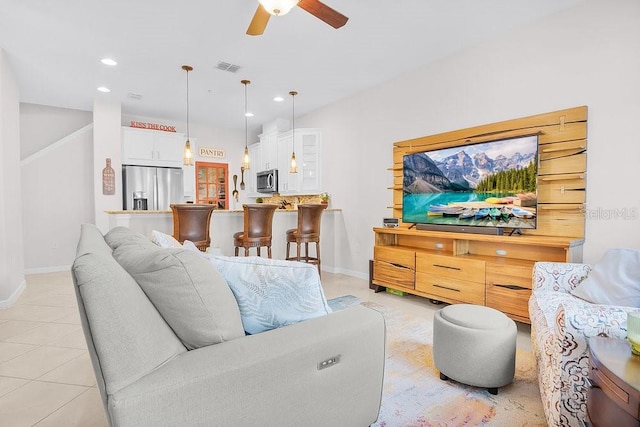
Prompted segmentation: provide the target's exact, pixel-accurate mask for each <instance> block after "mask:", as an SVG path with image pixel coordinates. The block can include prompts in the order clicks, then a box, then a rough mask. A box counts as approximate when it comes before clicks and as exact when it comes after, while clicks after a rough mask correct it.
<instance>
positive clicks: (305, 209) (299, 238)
mask: <svg viewBox="0 0 640 427" xmlns="http://www.w3.org/2000/svg"><path fill="white" fill-rule="evenodd" d="M326 208H327V205H311V204H309V205H298V228H293V229H291V230H287V256H286V259H288V260H295V261H302V262H308V263H310V264H316V265H317V266H318V274H320V222H321V220H322V211H323V210H325V209H326ZM291 243H295V244H296V256H295V257H292V256H290V255H289V249H290V245H291ZM303 243H304V256H302V254H301V250H300V246H301V245H302V244H303ZM309 243H315V245H316V256H315V257H312V256H310V255H309Z"/></svg>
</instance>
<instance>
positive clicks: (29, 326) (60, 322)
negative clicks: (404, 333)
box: [0, 272, 531, 427]
mask: <svg viewBox="0 0 640 427" xmlns="http://www.w3.org/2000/svg"><path fill="white" fill-rule="evenodd" d="M322 283H323V287H324V289H325V294H326V296H327V298H329V299H330V298H335V297H338V296H342V295H354V296H356V297H358V298H360V299H362V300H365V301H373V302H376V303H378V304H381V305H384V306H386V307H388V308H397V309H401V310H403V312H405V313H407V314H412V315H415V316H422V317H424V318H425V319H428V320H429V321H431V320H432V318H433V313H434V312H435V311H437V310H438V309H439V308H441V307H442V306H441V305H436V304H433V303H431V302H430V301H429V300H427V299H425V298H420V297H416V296H413V295H406V296H402V297H400V296H396V295H390V294H387V293H385V292H380V293H374V292H373V291H371V290H370V289H369V288H368V282H367V281H365V280H361V279H357V278H353V277H350V276H344V275H339V274H331V273H327V272H323V273H322ZM517 345H518V348H521V349H525V350H531V341H530V328H529V325H524V324H521V323H518V340H517ZM0 425H2V426H7V427H21V426H38V427H43V426H64V427H71V426H82V427H88V426H106V425H107V421H106V417H105V415H104V410H103V406H102V401H101V400H100V393H99V391H98V389H97V388H96V380H95V376H94V373H93V369H92V367H91V362H90V359H89V355H88V352H87V345H86V343H85V340H84V335H83V333H82V327H81V326H80V318H79V316H78V309H77V305H76V300H75V295H74V292H73V282H72V280H71V275H70V273H68V272H60V273H48V274H35V275H30V276H27V288H26V290H25V291H24V293H23V294H22V295H21V296H20V298H19V299H18V301H17V302H16V304H15V305H13V306H12V307H10V308H8V309H6V310H0Z"/></svg>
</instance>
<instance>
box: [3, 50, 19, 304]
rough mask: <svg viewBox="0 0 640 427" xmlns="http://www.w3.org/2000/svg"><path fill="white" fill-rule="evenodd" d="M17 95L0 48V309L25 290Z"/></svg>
mask: <svg viewBox="0 0 640 427" xmlns="http://www.w3.org/2000/svg"><path fill="white" fill-rule="evenodd" d="M18 141H20V94H19V91H18V82H17V80H16V79H15V76H14V74H13V71H12V70H11V68H10V67H9V64H8V62H7V59H6V56H5V53H4V51H3V50H2V49H0V308H4V307H8V306H10V305H11V304H13V302H15V300H16V299H17V298H18V296H19V295H20V293H21V292H22V290H23V289H24V287H25V280H24V271H23V270H24V257H23V253H24V249H23V237H22V209H21V202H22V189H21V184H20V144H19V142H18Z"/></svg>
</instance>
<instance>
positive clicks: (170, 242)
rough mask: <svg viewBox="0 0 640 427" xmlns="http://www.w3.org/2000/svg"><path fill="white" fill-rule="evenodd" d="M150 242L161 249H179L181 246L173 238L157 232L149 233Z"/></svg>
mask: <svg viewBox="0 0 640 427" xmlns="http://www.w3.org/2000/svg"><path fill="white" fill-rule="evenodd" d="M151 241H152V242H153V243H155V244H156V245H158V246H160V247H161V248H181V247H182V245H181V244H180V242H178V241H177V240H176V239H175V237H173V236H171V235H169V234H165V233H162V232H160V231H157V230H153V231H152V232H151Z"/></svg>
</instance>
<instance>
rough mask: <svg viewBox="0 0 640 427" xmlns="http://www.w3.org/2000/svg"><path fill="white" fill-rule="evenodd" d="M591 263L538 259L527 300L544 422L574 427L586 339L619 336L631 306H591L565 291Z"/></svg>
mask: <svg viewBox="0 0 640 427" xmlns="http://www.w3.org/2000/svg"><path fill="white" fill-rule="evenodd" d="M590 271H591V266H589V265H587V264H577V263H552V262H538V263H536V264H535V267H534V270H533V292H532V294H531V298H530V299H529V316H530V318H531V341H532V347H533V351H534V354H535V356H536V361H537V369H538V379H539V385H540V395H541V397H542V404H543V407H544V411H545V416H546V418H547V423H548V424H549V425H550V426H579V425H582V424H581V420H584V419H585V418H586V410H587V407H586V399H587V388H588V386H587V383H586V377H587V375H588V373H589V357H588V354H589V353H588V348H587V341H588V339H589V338H590V337H595V336H607V337H611V338H620V339H625V338H626V336H627V312H628V311H634V310H637V308H634V307H622V306H609V305H598V304H592V303H590V302H587V301H585V300H582V299H580V298H577V297H574V296H573V295H572V294H571V293H570V292H571V290H572V289H575V288H576V287H577V286H578V285H579V284H580V283H581V282H582V281H583V280H584V279H585V278H586V277H587V275H588V274H589V272H590Z"/></svg>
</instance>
